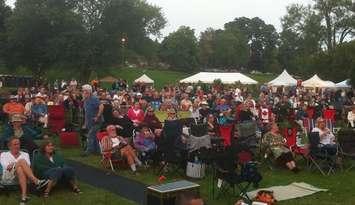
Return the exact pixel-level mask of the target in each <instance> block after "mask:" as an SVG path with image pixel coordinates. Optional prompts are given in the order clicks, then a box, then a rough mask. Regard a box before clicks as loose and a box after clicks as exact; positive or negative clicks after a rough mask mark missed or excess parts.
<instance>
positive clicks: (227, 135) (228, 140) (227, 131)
mask: <svg viewBox="0 0 355 205" xmlns="http://www.w3.org/2000/svg"><path fill="white" fill-rule="evenodd" d="M232 131H233V125H232V124H229V125H219V134H220V137H221V138H223V140H224V146H225V147H229V146H231V145H232Z"/></svg>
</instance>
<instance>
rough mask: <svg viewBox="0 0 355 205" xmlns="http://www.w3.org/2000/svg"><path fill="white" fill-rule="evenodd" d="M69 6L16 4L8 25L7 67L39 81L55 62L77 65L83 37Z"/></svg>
mask: <svg viewBox="0 0 355 205" xmlns="http://www.w3.org/2000/svg"><path fill="white" fill-rule="evenodd" d="M72 6H73V5H72V1H70V0H57V1H47V0H18V1H17V2H16V8H15V9H14V11H13V14H12V15H11V17H10V18H9V19H8V24H7V42H6V44H7V50H6V56H5V60H6V64H7V65H8V67H9V68H16V67H18V66H23V67H26V68H28V69H30V70H31V71H32V73H33V74H34V76H35V77H40V76H41V75H43V74H44V72H45V71H46V69H48V68H49V67H50V66H52V65H54V64H55V63H57V62H68V63H70V62H77V61H79V62H80V59H77V58H76V57H77V55H78V54H80V50H78V48H80V47H81V45H78V43H80V42H82V41H80V39H82V38H83V35H84V34H85V33H84V30H83V27H82V25H81V20H80V16H78V15H77V14H75V13H74V12H73V11H72V9H73V7H72ZM83 43H84V42H83Z"/></svg>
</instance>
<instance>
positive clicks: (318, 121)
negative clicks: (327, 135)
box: [317, 117, 326, 129]
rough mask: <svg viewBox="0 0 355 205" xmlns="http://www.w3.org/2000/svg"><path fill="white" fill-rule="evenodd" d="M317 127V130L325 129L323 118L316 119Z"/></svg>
mask: <svg viewBox="0 0 355 205" xmlns="http://www.w3.org/2000/svg"><path fill="white" fill-rule="evenodd" d="M317 127H318V128H319V129H324V128H325V127H326V123H325V120H324V119H323V118H321V117H320V118H318V119H317Z"/></svg>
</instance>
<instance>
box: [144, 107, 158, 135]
mask: <svg viewBox="0 0 355 205" xmlns="http://www.w3.org/2000/svg"><path fill="white" fill-rule="evenodd" d="M143 124H144V125H145V126H147V127H148V128H149V129H151V130H152V131H153V132H154V134H155V135H156V136H158V137H159V136H160V134H161V131H162V125H161V123H160V121H159V119H158V117H157V116H156V115H155V114H154V109H153V107H148V109H147V112H146V114H145V116H144V120H143Z"/></svg>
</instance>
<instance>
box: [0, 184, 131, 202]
mask: <svg viewBox="0 0 355 205" xmlns="http://www.w3.org/2000/svg"><path fill="white" fill-rule="evenodd" d="M80 189H81V190H82V191H83V194H80V195H75V194H74V193H72V192H70V191H69V190H67V189H65V188H62V187H60V188H57V189H54V190H53V192H52V193H51V195H50V197H49V198H48V199H44V198H43V197H37V196H33V195H31V200H30V201H29V202H28V203H27V204H28V205H32V204H33V205H65V204H68V205H69V204H70V205H71V204H75V205H117V204H120V205H135V203H134V202H132V201H129V200H126V199H124V198H121V197H119V196H117V195H115V194H112V193H110V192H107V191H104V190H102V189H97V188H94V187H92V186H89V185H87V184H84V183H81V184H80ZM0 204H1V205H18V204H19V193H18V192H11V193H10V195H8V196H6V195H4V194H2V195H0Z"/></svg>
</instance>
